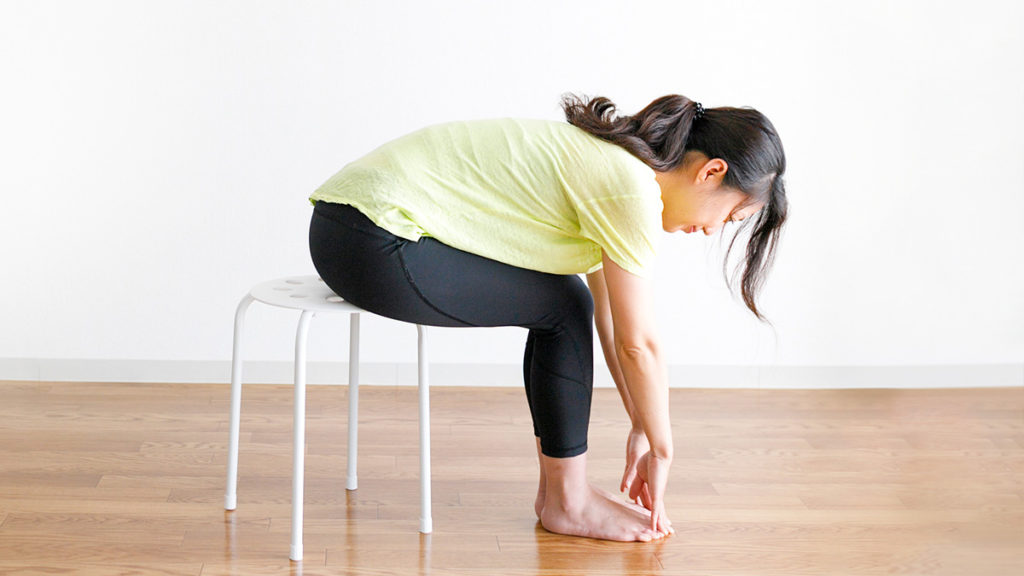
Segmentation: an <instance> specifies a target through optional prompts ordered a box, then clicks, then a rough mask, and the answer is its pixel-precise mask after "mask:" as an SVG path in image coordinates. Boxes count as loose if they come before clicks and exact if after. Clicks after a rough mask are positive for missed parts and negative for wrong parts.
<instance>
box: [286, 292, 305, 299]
mask: <svg viewBox="0 0 1024 576" xmlns="http://www.w3.org/2000/svg"><path fill="white" fill-rule="evenodd" d="M289 296H290V297H291V298H305V297H306V296H307V294H302V293H301V292H300V293H298V294H289Z"/></svg>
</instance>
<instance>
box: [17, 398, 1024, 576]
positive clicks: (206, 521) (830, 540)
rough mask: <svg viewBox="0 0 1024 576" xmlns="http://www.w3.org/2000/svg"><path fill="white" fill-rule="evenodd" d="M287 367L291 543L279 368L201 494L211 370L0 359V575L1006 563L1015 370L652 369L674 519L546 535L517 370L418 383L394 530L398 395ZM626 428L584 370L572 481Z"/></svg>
mask: <svg viewBox="0 0 1024 576" xmlns="http://www.w3.org/2000/svg"><path fill="white" fill-rule="evenodd" d="M346 393H347V388H346V387H344V386H329V387H328V386H320V387H311V388H310V390H309V397H308V406H309V422H308V432H307V443H308V456H307V458H306V466H307V474H306V479H307V484H306V508H305V510H306V537H305V549H306V557H305V561H304V562H303V563H299V564H296V563H290V562H289V561H288V558H287V556H288V539H289V528H290V526H289V518H290V505H289V498H290V495H291V489H290V471H291V453H290V442H291V428H290V427H291V390H290V388H289V387H280V386H266V385H254V386H246V387H245V392H244V401H243V407H242V410H243V418H242V437H241V456H240V461H241V463H240V471H239V474H240V480H239V500H238V509H237V511H235V512H233V513H225V512H224V510H223V489H224V488H223V480H224V469H225V462H226V444H227V417H226V416H227V408H228V388H227V387H226V386H224V385H159V384H144V385H143V384H136V385H131V384H80V383H74V384H55V383H54V384H51V383H14V382H7V383H4V382H0V574H19V575H20V574H47V575H53V574H65V573H66V574H88V575H92V574H190V575H203V576H209V575H217V574H247V575H260V574H307V575H314V574H366V575H381V574H403V575H404V574H433V575H445V574H471V575H502V574H509V575H525V574H548V575H556V574H558V575H584V574H585V575H602V574H666V575H669V574H671V575H686V574H694V575H698V574H699V575H726V574H728V575H733V574H735V575H786V576H792V575H831V574H836V575H875V574H901V575H917V574H922V575H923V574H941V575H957V576H959V575H965V576H967V575H969V576H987V575H993V576H996V575H998V576H1012V575H1018V574H1024V389H1021V388H1017V389H999V390H934V391H923V390H917V391H906V390H905V391H888V390H873V391H872V390H850V391H752V390H751V391H742V390H717V391H708V390H674V391H673V392H672V418H673V422H674V425H675V438H676V458H677V459H676V462H675V465H674V468H673V475H672V482H671V484H670V486H669V491H670V494H669V497H668V500H667V502H668V510H669V513H670V515H671V518H672V519H673V521H674V523H675V527H676V529H677V531H678V532H677V534H676V535H675V536H674V537H672V538H670V539H668V540H666V541H663V542H659V543H652V544H620V543H610V542H596V541H589V540H584V539H579V538H570V537H563V536H557V535H553V534H548V533H547V532H545V531H544V530H543V528H541V527H540V526H539V525H538V524H537V522H536V519H535V518H534V516H533V511H532V501H533V496H534V492H535V489H536V484H535V482H536V467H537V463H536V457H535V454H534V444H533V439H532V437H531V433H530V426H529V413H528V411H527V409H526V404H525V400H524V397H523V393H522V391H521V390H518V389H486V388H485V389H456V388H435V389H434V390H433V391H432V403H433V406H432V408H433V410H432V414H433V426H432V433H433V450H434V458H433V470H434V529H435V532H434V534H432V535H430V536H422V535H420V534H418V533H417V531H416V530H417V525H418V524H417V518H418V494H417V487H418V484H417V470H418V468H417V466H418V461H417V440H416V438H417V436H416V394H415V390H414V389H412V388H397V389H396V388H374V387H367V388H364V390H363V394H362V395H361V409H362V418H361V420H362V427H361V433H360V438H361V453H360V463H361V468H360V488H359V490H358V491H356V492H346V491H345V489H344V471H345V413H346V412H345V406H346ZM625 433H626V429H625V426H624V416H623V413H622V409H621V408H620V407H619V405H618V400H617V397H616V394H615V391H614V390H598V391H597V392H596V398H595V407H594V417H593V424H592V426H591V451H590V461H591V468H592V478H593V480H594V481H595V482H596V483H598V484H600V485H601V486H603V487H605V488H608V489H614V488H615V486H616V485H617V481H618V478H619V475H620V473H621V466H622V457H621V456H620V452H622V450H623V442H624V439H625Z"/></svg>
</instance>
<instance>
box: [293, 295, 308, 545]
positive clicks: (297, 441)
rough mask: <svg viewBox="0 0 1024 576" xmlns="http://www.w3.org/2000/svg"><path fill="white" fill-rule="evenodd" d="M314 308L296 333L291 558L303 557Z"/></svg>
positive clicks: (305, 314) (301, 320)
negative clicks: (310, 336)
mask: <svg viewBox="0 0 1024 576" xmlns="http://www.w3.org/2000/svg"><path fill="white" fill-rule="evenodd" d="M312 317H313V311H312V310H303V311H302V316H300V317H299V328H298V330H297V331H296V334H295V416H294V420H293V422H292V423H293V424H294V432H293V436H292V437H293V442H294V446H293V448H292V449H293V451H294V452H293V454H292V546H291V553H290V554H289V556H288V557H289V558H291V559H292V560H295V561H296V562H298V561H299V560H302V489H303V481H304V466H305V463H306V462H305V452H306V336H307V335H308V334H309V321H310V319H311V318H312Z"/></svg>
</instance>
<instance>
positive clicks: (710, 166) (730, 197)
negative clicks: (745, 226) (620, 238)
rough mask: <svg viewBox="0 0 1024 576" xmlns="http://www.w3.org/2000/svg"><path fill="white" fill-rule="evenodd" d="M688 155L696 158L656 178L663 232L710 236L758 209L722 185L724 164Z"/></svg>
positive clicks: (743, 195) (745, 196)
mask: <svg viewBox="0 0 1024 576" xmlns="http://www.w3.org/2000/svg"><path fill="white" fill-rule="evenodd" d="M687 154H688V155H689V154H691V153H687ZM692 154H696V155H699V157H693V158H691V159H690V161H689V162H685V161H684V162H683V165H682V166H681V167H680V168H678V169H676V170H674V171H672V172H668V173H659V174H658V183H659V184H660V185H661V199H662V203H663V204H664V210H663V211H662V213H661V218H662V227H663V228H664V229H665V231H667V232H679V231H682V232H685V233H687V234H691V233H693V232H697V231H698V230H700V231H703V232H704V234H705V235H706V236H710V235H712V234H714V233H716V232H718V231H719V230H720V229H721V228H722V226H723V225H724V224H725V223H726V222H730V221H732V222H739V221H742V220H744V219H746V218H749V217H750V216H752V215H753V214H755V213H756V212H757V211H758V210H760V209H761V207H762V206H763V203H761V202H758V203H750V199H749V198H748V197H747V195H746V194H744V193H743V192H741V191H739V190H737V189H734V188H728V187H726V186H723V185H722V178H723V177H724V176H725V172H726V170H728V166H727V165H726V164H725V161H723V160H721V159H719V158H715V159H710V160H709V159H708V158H707V157H706V156H704V155H703V154H701V153H699V152H694V153H692Z"/></svg>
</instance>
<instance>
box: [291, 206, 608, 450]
mask: <svg viewBox="0 0 1024 576" xmlns="http://www.w3.org/2000/svg"><path fill="white" fill-rule="evenodd" d="M309 250H310V254H311V255H312V257H313V264H314V266H316V269H317V272H319V273H320V277H321V278H323V279H324V282H326V283H327V285H328V286H329V287H330V288H331V289H332V290H334V291H335V292H337V293H338V294H339V295H340V296H341V297H342V298H344V299H346V300H348V301H349V302H352V303H353V304H355V305H356V306H359V307H360V308H362V309H364V310H367V311H368V312H373V313H374V314H378V315H380V316H386V317H388V318H394V319H396V320H402V321H405V322H411V323H415V324H424V325H430V326H449V327H461V326H522V327H524V328H528V329H529V330H530V334H529V337H528V338H527V340H526V354H525V357H524V360H523V378H524V380H525V383H526V395H527V398H528V400H529V404H530V413H531V415H532V416H533V431H534V434H535V435H536V436H537V437H539V438H540V443H541V451H542V452H543V453H544V454H545V455H546V456H551V457H555V458H568V457H571V456H576V455H579V454H582V453H584V452H586V451H587V427H588V425H589V422H590V398H591V393H592V385H593V370H594V368H593V353H594V347H593V328H592V323H593V315H594V303H593V300H592V298H591V296H590V290H588V289H587V286H586V284H584V283H583V281H582V280H580V278H579V277H578V276H560V275H556V274H546V273H543V272H536V271H533V270H526V269H524V268H517V267H515V266H509V265H508V264H502V263H501V262H496V261H494V260H490V259H487V258H482V257H480V256H476V255H473V254H469V253H467V252H463V251H461V250H456V249H455V248H452V247H450V246H447V245H445V244H442V243H441V242H438V241H437V240H435V239H433V238H426V237H424V238H421V239H420V240H419V241H418V242H412V241H410V240H405V239H403V238H399V237H398V236H395V235H394V234H391V233H390V232H388V231H387V230H384V229H383V228H380V227H379V226H377V225H376V224H374V223H373V222H372V221H371V220H370V219H369V218H367V217H366V216H364V215H363V214H362V213H360V212H359V211H358V210H356V209H355V208H352V207H351V206H345V205H342V204H331V203H326V202H318V203H317V204H316V207H315V208H314V210H313V220H312V222H311V223H310V227H309Z"/></svg>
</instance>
